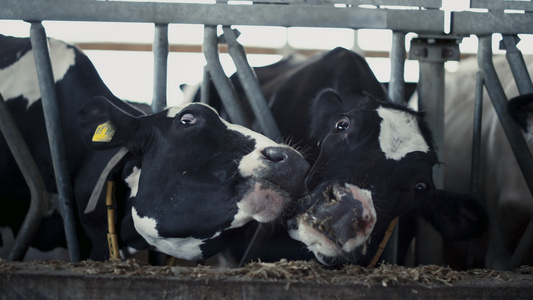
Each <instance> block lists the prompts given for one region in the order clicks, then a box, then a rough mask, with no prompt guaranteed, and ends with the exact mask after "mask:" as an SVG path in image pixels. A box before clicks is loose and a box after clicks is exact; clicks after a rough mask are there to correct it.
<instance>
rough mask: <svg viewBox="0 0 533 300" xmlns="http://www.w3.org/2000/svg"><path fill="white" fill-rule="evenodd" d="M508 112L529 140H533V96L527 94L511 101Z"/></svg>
mask: <svg viewBox="0 0 533 300" xmlns="http://www.w3.org/2000/svg"><path fill="white" fill-rule="evenodd" d="M507 110H508V111H509V114H510V115H511V117H512V118H513V120H514V121H515V122H516V124H518V126H520V128H521V129H522V131H523V132H524V135H526V137H527V139H528V140H530V141H531V140H533V94H525V95H521V96H517V97H514V98H512V99H510V100H509V103H508V105H507Z"/></svg>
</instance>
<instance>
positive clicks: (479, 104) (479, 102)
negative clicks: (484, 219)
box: [470, 72, 483, 195]
mask: <svg viewBox="0 0 533 300" xmlns="http://www.w3.org/2000/svg"><path fill="white" fill-rule="evenodd" d="M482 117H483V75H482V74H481V73H480V72H478V73H477V77H476V99H475V103H474V125H473V128H474V131H473V136H472V162H471V165H470V193H472V194H473V195H477V193H478V189H479V167H480V165H481V124H482V123H481V122H482V121H483V120H482Z"/></svg>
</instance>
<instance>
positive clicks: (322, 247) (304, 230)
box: [289, 214, 342, 258]
mask: <svg viewBox="0 0 533 300" xmlns="http://www.w3.org/2000/svg"><path fill="white" fill-rule="evenodd" d="M300 217H301V218H303V219H306V218H308V216H306V215H305V214H303V215H301V216H299V217H298V218H300ZM297 222H298V229H296V230H293V229H291V230H289V235H290V237H291V238H293V239H295V240H297V241H300V242H302V243H304V244H305V245H306V246H307V249H309V251H311V252H313V253H314V254H315V257H317V258H319V257H321V256H329V257H337V256H341V255H342V249H341V248H340V247H339V246H337V245H336V244H335V243H334V242H332V241H331V240H330V239H329V238H327V237H326V236H325V235H323V234H322V233H321V232H320V231H318V230H316V229H314V228H313V226H311V225H309V224H308V223H307V222H305V221H300V220H297Z"/></svg>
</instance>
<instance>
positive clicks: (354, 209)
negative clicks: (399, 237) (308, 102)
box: [289, 89, 487, 265]
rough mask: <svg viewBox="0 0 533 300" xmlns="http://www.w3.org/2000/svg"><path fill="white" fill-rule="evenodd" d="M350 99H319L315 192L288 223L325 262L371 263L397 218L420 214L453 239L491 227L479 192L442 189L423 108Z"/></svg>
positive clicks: (314, 127) (331, 94) (310, 184)
mask: <svg viewBox="0 0 533 300" xmlns="http://www.w3.org/2000/svg"><path fill="white" fill-rule="evenodd" d="M344 97H345V98H343V96H341V95H339V94H338V93H337V92H335V91H334V90H332V89H325V90H323V91H321V92H320V93H319V94H318V96H317V97H316V98H315V99H314V101H313V104H312V105H313V107H312V110H311V111H312V113H313V114H314V116H315V117H314V118H313V119H312V124H311V136H313V137H315V138H316V139H317V143H320V154H319V156H318V158H317V160H316V162H315V164H314V165H313V167H312V169H311V171H310V173H309V175H308V176H307V178H306V186H307V188H308V189H309V190H310V191H311V192H310V193H309V195H308V196H306V197H305V198H303V199H302V200H301V203H300V209H299V211H298V212H297V213H296V216H295V217H294V218H292V219H291V220H290V221H289V227H290V228H289V230H290V234H291V236H292V237H293V238H295V239H297V240H300V241H302V242H304V243H305V244H306V245H307V247H308V249H309V250H311V251H313V252H314V254H315V256H316V257H317V258H318V259H319V260H320V261H321V262H323V263H324V264H328V265H330V264H338V263H346V262H350V263H357V264H363V265H364V264H368V262H369V261H371V260H372V258H373V256H374V255H375V254H376V252H377V249H378V246H379V244H380V243H381V241H382V240H383V239H384V236H385V232H386V231H387V228H388V227H389V224H390V223H391V222H392V221H393V219H395V218H396V217H398V216H407V215H421V216H423V217H424V218H426V219H427V220H429V221H430V222H431V223H432V224H433V225H434V226H435V227H436V228H437V229H438V230H439V231H440V232H441V233H442V234H443V235H444V236H445V237H446V238H450V239H460V238H469V237H472V236H475V235H479V234H480V233H481V232H483V231H484V228H485V226H486V223H487V219H486V214H485V211H484V209H483V207H482V206H481V204H480V202H479V201H478V200H477V199H476V198H474V197H470V196H466V195H458V194H451V193H448V192H445V191H442V190H438V189H436V188H435V185H434V182H433V178H432V169H433V166H435V165H436V164H438V163H439V162H438V159H437V156H436V153H435V151H434V149H433V145H432V139H431V135H430V132H429V130H428V128H427V125H426V124H425V122H424V121H423V119H422V116H421V114H419V113H416V112H414V111H411V110H409V109H408V108H406V107H403V106H397V105H393V104H391V103H388V102H383V101H379V100H377V99H375V98H373V97H371V96H369V95H365V94H359V95H353V94H352V95H349V94H348V95H347V96H344ZM346 97H358V99H357V101H349V100H350V99H347V98H346ZM352 100H353V99H352ZM353 103H357V105H355V106H354V105H353Z"/></svg>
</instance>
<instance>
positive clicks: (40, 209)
mask: <svg viewBox="0 0 533 300" xmlns="http://www.w3.org/2000/svg"><path fill="white" fill-rule="evenodd" d="M0 120H2V121H1V122H0V131H1V132H2V134H3V135H4V138H5V140H6V142H7V145H8V146H9V149H11V153H13V157H15V160H16V161H17V164H18V166H19V168H20V171H21V172H22V175H23V176H24V179H25V180H26V183H27V184H28V187H29V188H30V195H31V202H30V208H29V209H28V212H27V213H26V217H25V218H24V222H23V223H22V226H21V227H20V230H19V232H18V234H17V238H16V240H15V245H13V249H11V252H10V253H9V257H8V259H9V260H22V259H23V258H24V255H25V254H26V251H27V250H28V247H29V246H30V243H31V241H32V240H33V237H34V236H35V233H36V232H37V228H38V227H39V224H40V223H41V219H42V217H43V215H44V214H45V212H46V207H47V200H48V194H47V192H46V187H45V185H44V181H43V178H42V176H41V173H40V172H39V169H38V168H37V165H36V164H35V161H34V160H33V157H32V155H31V153H30V150H29V149H28V146H27V145H26V143H25V142H24V139H23V138H22V135H21V134H20V131H19V129H18V127H17V125H16V124H15V120H13V117H12V116H11V113H10V112H9V108H8V107H7V103H5V102H4V98H3V97H2V95H0Z"/></svg>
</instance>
